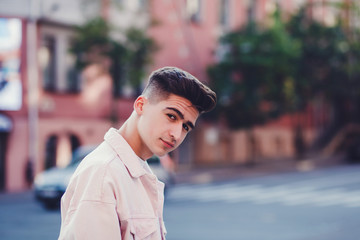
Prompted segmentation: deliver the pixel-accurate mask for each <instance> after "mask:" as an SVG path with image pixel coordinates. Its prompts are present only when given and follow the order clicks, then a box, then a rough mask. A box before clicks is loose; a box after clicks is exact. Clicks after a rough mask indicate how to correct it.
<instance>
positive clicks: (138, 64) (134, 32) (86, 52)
mask: <svg viewBox="0 0 360 240" xmlns="http://www.w3.org/2000/svg"><path fill="white" fill-rule="evenodd" d="M114 32H116V31H115V28H114V27H112V26H110V25H109V23H108V22H107V21H105V20H104V19H102V18H100V17H97V18H94V19H92V20H90V21H88V22H87V23H85V24H84V25H83V26H79V27H77V28H76V36H75V38H74V41H73V45H72V47H71V49H70V50H71V51H72V52H73V53H74V54H76V56H77V61H76V66H77V68H78V69H79V70H82V69H83V68H84V67H86V66H88V65H89V64H91V63H101V64H102V65H104V66H105V67H106V68H107V69H108V70H109V71H110V74H111V76H112V79H113V86H114V88H113V89H114V96H115V97H118V96H121V94H122V87H123V86H124V85H125V84H126V83H127V82H128V83H129V85H130V86H131V87H133V88H134V89H139V88H140V87H141V83H142V80H143V78H144V77H145V73H146V71H145V69H146V66H147V65H148V64H149V63H150V61H151V56H152V53H153V52H154V51H156V49H157V48H156V44H155V42H154V40H152V39H151V38H149V37H147V36H146V35H145V34H144V32H143V31H142V30H140V29H135V28H129V29H127V30H125V31H120V30H118V31H117V34H119V33H120V34H122V35H124V40H122V41H120V40H116V39H114V37H112V36H114Z"/></svg>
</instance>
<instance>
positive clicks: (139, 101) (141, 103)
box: [134, 95, 148, 115]
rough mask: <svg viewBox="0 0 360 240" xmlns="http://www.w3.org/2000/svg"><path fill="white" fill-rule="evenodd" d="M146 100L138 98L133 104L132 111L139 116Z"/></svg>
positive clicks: (141, 97) (143, 97) (142, 97)
mask: <svg viewBox="0 0 360 240" xmlns="http://www.w3.org/2000/svg"><path fill="white" fill-rule="evenodd" d="M147 101H148V100H147V99H146V97H145V96H143V95H141V96H139V97H138V98H137V99H136V100H135V102H134V110H135V111H136V113H137V114H138V115H141V114H142V113H143V111H144V105H145V104H146V103H147Z"/></svg>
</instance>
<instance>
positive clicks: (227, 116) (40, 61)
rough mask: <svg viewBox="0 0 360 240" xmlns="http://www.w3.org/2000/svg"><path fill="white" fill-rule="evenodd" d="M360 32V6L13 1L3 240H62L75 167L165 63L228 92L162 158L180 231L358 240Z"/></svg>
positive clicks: (5, 70) (2, 27)
mask: <svg viewBox="0 0 360 240" xmlns="http://www.w3.org/2000/svg"><path fill="white" fill-rule="evenodd" d="M359 30H360V4H359V1H358V0H179V1H178V0H71V1H70V0H61V1H60V0H1V1H0V239H24V238H26V239H56V238H57V235H58V232H59V227H60V212H59V209H58V208H57V203H58V200H59V197H61V194H62V193H63V191H64V189H65V188H66V186H67V183H68V180H69V178H70V177H71V174H72V172H73V170H74V167H71V166H74V163H76V162H77V161H80V160H81V156H83V155H82V154H86V153H88V151H89V149H93V147H94V146H96V145H98V144H99V143H101V141H102V139H103V136H104V134H105V132H106V131H107V130H108V129H109V128H110V127H115V128H119V127H120V126H121V124H122V123H123V122H124V121H125V119H126V118H127V117H128V116H129V115H130V114H131V112H132V104H133V101H134V99H135V98H136V97H137V96H138V95H139V94H140V93H141V91H142V88H143V86H144V85H145V83H146V81H147V77H148V76H149V74H150V73H151V72H152V71H153V70H156V69H158V68H160V67H164V66H176V67H179V68H182V69H184V70H186V71H188V72H190V73H192V74H193V75H194V76H196V77H197V78H199V80H200V81H202V82H205V83H206V84H207V85H209V86H210V87H211V88H212V89H214V90H215V91H216V93H217V96H218V104H217V107H216V108H215V110H214V111H212V112H210V113H207V114H205V115H203V116H202V117H201V118H200V119H199V124H198V126H201V127H199V128H195V129H194V131H192V133H191V134H189V136H187V139H186V140H185V141H184V143H183V144H182V145H181V146H180V148H179V149H177V150H175V151H174V152H172V153H170V154H169V155H167V156H165V157H162V158H160V159H158V158H154V159H153V160H152V164H153V165H152V166H153V168H154V169H155V168H156V169H157V170H156V173H157V174H158V177H159V179H161V180H164V181H165V182H166V183H167V186H168V188H167V201H166V204H165V220H166V223H167V228H168V232H169V234H168V238H169V239H170V240H176V239H247V240H251V239H277V240H278V239H280V240H281V239H284V240H303V239H307V240H308V239H314V240H315V239H317V240H319V239H327V240H329V239H330V240H331V239H341V240H343V239H346V240H353V239H357V238H356V236H357V235H359V231H358V229H357V227H356V223H357V222H359V220H360V217H359V209H360V208H359V204H360V196H359V182H360V179H359V177H358V176H360V174H359V173H360V172H359V170H360V168H359V166H360V111H359V109H360V31H359ZM69 164H70V165H71V164H72V165H71V166H70V167H69ZM35 195H36V196H37V198H35ZM38 200H42V201H43V202H40V201H38Z"/></svg>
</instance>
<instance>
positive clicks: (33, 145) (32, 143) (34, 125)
mask: <svg viewBox="0 0 360 240" xmlns="http://www.w3.org/2000/svg"><path fill="white" fill-rule="evenodd" d="M37 6H39V4H38V0H30V1H29V18H28V21H27V27H26V29H27V47H26V51H27V97H28V129H29V132H28V134H29V135H28V144H29V145H28V147H29V150H28V152H29V155H28V164H29V165H28V167H30V169H28V170H30V171H32V172H31V174H32V175H34V173H35V172H36V167H37V166H36V162H37V161H38V149H39V147H38V145H39V144H38V121H39V113H38V112H39V111H38V104H39V74H38V64H37V62H38V60H37V42H38V41H37V27H36V19H37V16H36V11H35V10H36V7H37Z"/></svg>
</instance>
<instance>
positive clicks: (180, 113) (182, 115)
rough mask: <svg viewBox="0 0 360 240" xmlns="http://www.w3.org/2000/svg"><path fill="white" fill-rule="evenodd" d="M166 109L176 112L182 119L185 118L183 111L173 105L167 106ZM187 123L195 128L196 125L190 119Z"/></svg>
mask: <svg viewBox="0 0 360 240" xmlns="http://www.w3.org/2000/svg"><path fill="white" fill-rule="evenodd" d="M166 109H168V110H172V111H174V112H176V113H177V114H178V115H179V117H180V118H181V119H184V114H183V113H182V112H180V111H179V110H178V109H176V108H173V107H167V108H166ZM186 124H187V125H189V126H190V127H191V129H194V127H195V126H194V124H193V123H192V122H190V121H187V123H186Z"/></svg>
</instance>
